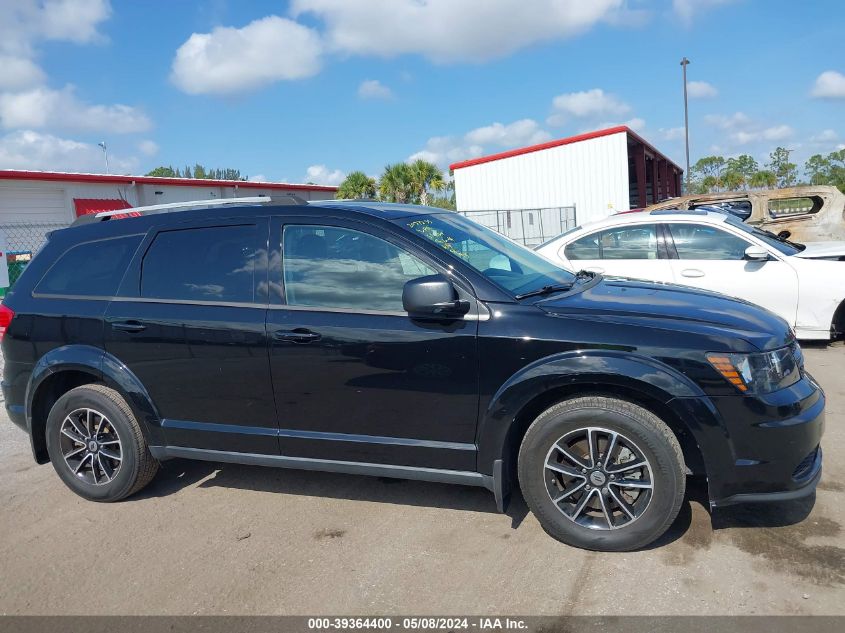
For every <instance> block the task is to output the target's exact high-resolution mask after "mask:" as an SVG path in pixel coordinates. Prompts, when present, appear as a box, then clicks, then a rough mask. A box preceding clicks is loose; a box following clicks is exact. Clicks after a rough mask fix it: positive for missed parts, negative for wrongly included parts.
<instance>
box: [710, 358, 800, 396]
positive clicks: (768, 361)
mask: <svg viewBox="0 0 845 633" xmlns="http://www.w3.org/2000/svg"><path fill="white" fill-rule="evenodd" d="M707 360H708V361H710V364H711V365H713V367H715V368H716V371H718V372H719V373H720V374H721V375H722V376H723V377H724V378H725V379H726V380H727V381H728V382H729V383H731V384H732V385H733V386H734V387H736V388H737V389H739V390H740V391H741V392H743V393H771V392H772V391H777V390H778V389H783V388H784V387H788V386H789V385H793V384H795V383H796V382H798V380H799V379H800V378H801V372H800V369H799V367H798V363H797V362H796V358H795V352H794V351H793V349H792V348H791V347H782V348H780V349H776V350H773V351H771V352H761V353H759V354H715V353H714V354H707Z"/></svg>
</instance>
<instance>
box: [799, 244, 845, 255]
mask: <svg viewBox="0 0 845 633" xmlns="http://www.w3.org/2000/svg"><path fill="white" fill-rule="evenodd" d="M804 246H806V247H807V248H805V249H804V250H803V251H801V252H800V253H795V255H793V257H801V258H803V259H815V258H817V257H845V242H808V243H806V244H804Z"/></svg>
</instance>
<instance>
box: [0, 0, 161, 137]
mask: <svg viewBox="0 0 845 633" xmlns="http://www.w3.org/2000/svg"><path fill="white" fill-rule="evenodd" d="M110 16H111V4H110V3H109V2H108V0H0V127H2V128H5V129H19V128H28V129H32V128H39V129H43V128H49V129H74V130H89V131H98V132H112V133H128V132H139V131H143V130H146V129H149V128H150V127H151V125H152V124H151V122H150V120H149V118H147V116H146V115H145V114H144V113H143V112H141V111H140V110H138V109H137V108H134V107H132V106H127V105H122V104H114V105H92V104H88V103H85V102H83V101H81V100H80V99H78V98H77V97H76V95H75V93H74V88H73V86H66V87H65V88H63V89H61V90H57V89H53V88H49V87H47V85H46V82H47V76H46V75H45V73H44V71H43V70H42V69H41V67H40V66H39V65H38V64H37V63H36V61H35V58H36V57H37V45H38V44H39V43H40V42H46V41H65V42H72V43H75V44H87V43H91V42H101V41H105V37H104V36H103V35H102V34H100V32H99V31H98V27H99V25H100V23H102V22H103V21H105V20H107V19H108V18H109V17H110ZM6 138H8V137H6ZM53 138H56V137H53Z"/></svg>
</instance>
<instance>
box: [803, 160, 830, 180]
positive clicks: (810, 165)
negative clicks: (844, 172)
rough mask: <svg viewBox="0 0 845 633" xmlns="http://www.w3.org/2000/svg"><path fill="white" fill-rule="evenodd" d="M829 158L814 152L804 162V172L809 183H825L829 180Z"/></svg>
mask: <svg viewBox="0 0 845 633" xmlns="http://www.w3.org/2000/svg"><path fill="white" fill-rule="evenodd" d="M830 168H831V164H830V160H828V159H827V158H826V157H824V156H822V155H821V154H814V155H812V156H810V158H808V159H807V162H805V163H804V173H805V174H806V175H807V176H808V177H809V178H810V184H811V185H826V184H828V182H829V181H830Z"/></svg>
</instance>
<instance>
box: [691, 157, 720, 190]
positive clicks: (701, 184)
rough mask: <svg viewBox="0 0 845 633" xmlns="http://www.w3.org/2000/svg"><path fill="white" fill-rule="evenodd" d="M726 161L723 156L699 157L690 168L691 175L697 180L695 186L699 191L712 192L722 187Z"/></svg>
mask: <svg viewBox="0 0 845 633" xmlns="http://www.w3.org/2000/svg"><path fill="white" fill-rule="evenodd" d="M725 165H726V161H725V159H724V158H722V157H721V156H705V157H704V158H699V159H698V161H696V163H695V165H693V166H692V169H691V170H690V171H691V172H692V173H691V174H690V176H691V177H692V180H694V181H695V183H696V186H695V187H694V188H695V189H696V190H698V192H699V193H710V192H713V191H718V190H719V189H721V188H722V186H723V184H722V176H723V174H724V171H725Z"/></svg>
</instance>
